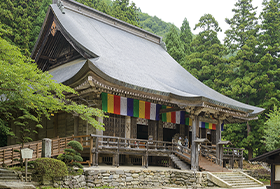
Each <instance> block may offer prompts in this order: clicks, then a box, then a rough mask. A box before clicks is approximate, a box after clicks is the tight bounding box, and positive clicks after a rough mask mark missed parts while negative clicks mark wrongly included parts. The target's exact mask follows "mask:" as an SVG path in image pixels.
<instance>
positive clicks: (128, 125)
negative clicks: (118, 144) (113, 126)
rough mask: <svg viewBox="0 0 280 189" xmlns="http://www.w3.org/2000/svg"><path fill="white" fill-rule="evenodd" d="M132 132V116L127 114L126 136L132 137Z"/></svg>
mask: <svg viewBox="0 0 280 189" xmlns="http://www.w3.org/2000/svg"><path fill="white" fill-rule="evenodd" d="M130 133H131V117H130V116H125V138H130Z"/></svg>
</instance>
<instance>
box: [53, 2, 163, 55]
mask: <svg viewBox="0 0 280 189" xmlns="http://www.w3.org/2000/svg"><path fill="white" fill-rule="evenodd" d="M53 4H57V6H61V0H58V1H53ZM62 6H63V9H68V10H71V11H75V12H77V13H79V14H82V15H84V16H87V17H90V18H93V19H96V20H98V21H101V22H103V23H106V24H108V25H111V26H113V27H116V28H118V29H121V30H124V31H126V32H129V33H131V34H134V35H136V36H138V37H141V38H144V39H146V40H149V41H152V42H154V43H156V44H159V45H160V46H162V48H163V49H165V50H166V48H165V45H164V42H163V41H162V37H161V36H158V35H156V34H153V33H151V32H148V31H146V30H144V29H142V28H139V27H137V26H134V25H132V24H129V23H127V22H124V21H122V20H119V19H117V18H115V17H112V16H110V15H108V14H105V13H103V12H101V11H98V10H96V9H94V8H91V7H88V6H86V5H84V4H81V3H79V2H76V1H74V0H63V5H62ZM61 11H64V10H62V9H61Z"/></svg>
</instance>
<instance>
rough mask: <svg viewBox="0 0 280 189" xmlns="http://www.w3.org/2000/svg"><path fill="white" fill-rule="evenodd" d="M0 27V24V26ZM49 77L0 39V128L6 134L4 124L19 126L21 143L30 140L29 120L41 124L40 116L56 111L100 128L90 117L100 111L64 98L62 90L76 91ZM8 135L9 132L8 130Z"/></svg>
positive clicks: (92, 117)
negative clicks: (74, 115) (78, 117)
mask: <svg viewBox="0 0 280 189" xmlns="http://www.w3.org/2000/svg"><path fill="white" fill-rule="evenodd" d="M0 28H1V27H0ZM51 78H52V76H51V75H50V74H48V73H47V72H42V71H41V70H39V69H38V68H37V65H36V64H35V63H33V61H32V60H31V59H30V58H26V57H25V56H23V55H22V54H21V52H20V51H19V49H18V48H17V47H15V46H13V45H11V44H9V43H8V42H7V41H6V40H4V39H2V38H0V128H1V130H2V131H6V132H7V133H8V132H10V130H9V129H8V130H7V125H6V124H5V123H7V122H8V123H12V122H13V123H14V124H15V125H16V126H18V127H19V129H20V131H21V133H22V135H21V136H20V139H21V142H22V144H23V143H25V142H28V141H31V140H32V139H31V138H30V135H31V134H32V133H33V132H35V133H36V131H35V130H30V123H31V122H35V123H37V125H36V127H42V126H41V125H40V121H41V118H42V116H45V117H46V118H50V116H51V114H53V113H56V112H58V111H65V112H68V113H73V114H77V115H79V116H80V118H81V119H83V120H86V121H88V123H89V124H90V125H92V126H94V127H96V128H97V129H102V130H104V128H103V126H102V124H101V123H99V122H98V121H96V120H95V119H94V116H97V117H103V116H104V115H103V113H102V111H101V110H98V109H95V108H89V107H87V106H86V105H83V104H77V103H76V102H74V101H72V100H70V99H67V98H66V96H65V93H73V94H77V92H76V91H74V90H73V89H71V88H70V87H67V86H64V85H62V84H59V83H55V81H53V80H52V79H51ZM8 134H9V133H8Z"/></svg>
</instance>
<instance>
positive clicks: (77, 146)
mask: <svg viewBox="0 0 280 189" xmlns="http://www.w3.org/2000/svg"><path fill="white" fill-rule="evenodd" d="M67 145H68V146H71V147H72V148H73V149H74V150H76V151H83V146H82V145H81V143H79V142H78V141H75V140H72V141H70V142H68V144H67Z"/></svg>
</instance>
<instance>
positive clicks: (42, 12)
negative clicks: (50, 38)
mask: <svg viewBox="0 0 280 189" xmlns="http://www.w3.org/2000/svg"><path fill="white" fill-rule="evenodd" d="M51 3H52V0H43V1H42V3H41V6H40V8H39V11H38V12H39V15H38V16H37V18H36V19H35V21H34V22H33V24H32V25H33V26H32V28H33V29H32V32H31V37H30V42H29V47H30V50H32V48H33V47H34V45H35V43H36V41H37V38H38V36H39V33H40V31H41V27H42V25H43V22H44V19H45V17H46V13H47V10H48V7H49V5H50V4H51Z"/></svg>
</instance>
